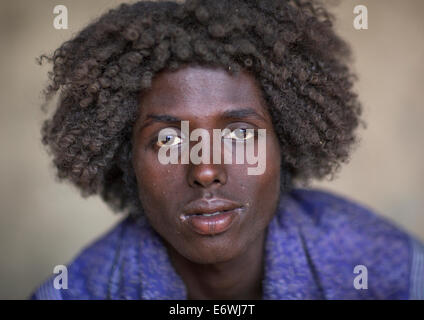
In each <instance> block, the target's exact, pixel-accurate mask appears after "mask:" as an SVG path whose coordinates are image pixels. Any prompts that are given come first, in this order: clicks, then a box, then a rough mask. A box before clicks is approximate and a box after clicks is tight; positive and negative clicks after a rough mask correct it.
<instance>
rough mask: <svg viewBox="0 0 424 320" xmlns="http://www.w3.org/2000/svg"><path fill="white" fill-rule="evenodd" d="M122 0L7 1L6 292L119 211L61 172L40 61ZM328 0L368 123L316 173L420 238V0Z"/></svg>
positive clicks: (423, 184) (0, 255)
mask: <svg viewBox="0 0 424 320" xmlns="http://www.w3.org/2000/svg"><path fill="white" fill-rule="evenodd" d="M120 2H121V1H113V0H91V1H83V0H78V1H76V0H73V1H70V0H61V1H50V0H46V1H30V0H14V1H6V0H1V2H0V24H1V27H0V48H1V49H0V52H1V59H0V70H1V75H0V91H1V92H0V130H1V134H0V141H1V156H0V176H1V180H0V196H1V202H0V298H2V299H12V298H17V299H23V298H26V297H27V296H28V294H29V293H30V292H31V291H32V290H33V289H34V288H35V287H36V286H37V285H38V284H39V283H40V282H42V281H43V280H44V279H45V278H46V277H48V276H49V275H50V274H51V273H52V272H53V268H54V266H55V265H58V264H66V263H67V262H69V260H70V259H71V258H72V257H73V256H74V255H75V254H77V253H78V251H79V250H80V249H81V248H82V247H83V246H84V245H86V244H88V243H89V242H91V241H92V240H93V239H94V238H95V237H97V236H98V235H100V234H101V233H102V232H104V231H105V230H106V229H107V228H109V227H110V226H111V225H112V224H114V223H115V222H116V221H117V220H118V219H120V217H119V216H115V215H113V214H112V213H111V212H110V211H109V210H108V209H107V208H106V206H105V205H104V204H103V203H101V201H100V200H99V199H97V198H89V199H85V200H84V199H82V198H81V197H80V196H79V193H78V192H77V191H76V190H75V189H74V188H73V187H71V186H69V185H66V184H58V183H57V182H56V181H55V179H54V175H53V170H52V168H51V165H50V162H49V159H48V157H47V155H46V153H45V151H44V150H43V147H42V145H41V142H40V133H39V132H40V125H41V121H42V119H43V114H42V112H41V111H40V108H39V105H40V103H41V96H40V91H41V90H42V88H43V85H45V83H46V81H47V75H46V73H47V71H48V67H47V66H43V67H40V66H38V65H37V64H36V63H35V57H37V56H38V55H39V54H41V53H43V52H51V51H52V50H54V49H55V48H56V47H58V46H59V45H60V44H61V43H62V42H63V41H65V40H67V39H69V38H70V37H71V35H72V34H74V33H76V32H77V31H78V30H80V28H82V27H83V26H84V25H86V24H87V23H88V21H89V20H90V19H92V18H94V17H96V16H98V15H99V14H101V13H102V12H104V11H105V10H106V9H107V8H111V7H113V6H115V5H116V4H117V3H120ZM331 2H334V0H333V1H331ZM57 4H63V5H66V6H67V8H68V13H69V27H70V28H69V29H68V30H55V29H54V28H53V26H52V22H53V7H54V6H55V5H57ZM358 4H364V5H366V6H367V7H368V14H369V29H368V30H362V31H357V30H355V29H354V28H353V26H352V22H353V18H354V14H353V8H354V6H355V5H358ZM332 10H333V11H334V12H335V14H336V16H337V17H338V19H339V20H338V22H337V30H338V32H339V33H340V34H341V35H342V36H343V37H345V38H346V39H347V40H348V41H349V42H350V43H351V45H352V48H353V51H354V56H355V65H354V68H355V70H356V71H357V72H358V74H359V76H360V81H359V82H358V85H357V91H358V92H359V93H360V96H361V100H362V101H363V104H364V118H365V120H366V121H367V123H368V128H367V129H366V130H362V131H361V132H360V136H361V139H362V142H361V145H360V146H359V148H358V149H357V150H356V151H355V153H354V154H353V156H352V159H351V162H350V163H349V164H348V165H347V166H345V167H344V168H343V170H342V171H341V172H340V174H339V175H338V178H337V179H336V180H334V181H332V182H325V183H319V184H316V185H318V186H320V187H325V188H327V189H330V190H333V191H336V192H337V193H340V194H343V195H346V196H348V197H350V198H351V199H356V200H358V201H360V202H362V203H364V204H366V205H368V206H369V207H371V208H373V209H375V210H376V211H377V212H378V213H380V214H382V215H385V216H387V217H389V218H390V219H392V220H394V221H395V222H396V223H397V224H398V225H400V226H402V227H403V228H405V229H406V230H408V231H410V232H411V233H413V234H414V235H416V236H418V237H420V238H421V239H424V215H423V213H422V208H423V207H424V162H423V161H422V158H423V156H424V152H423V141H422V139H423V138H424V129H423V126H422V119H423V118H424V104H423V100H424V76H423V75H424V43H423V37H424V19H422V14H423V12H424V1H421V0H369V1H368V0H361V1H356V0H348V1H342V3H341V4H340V5H339V6H338V7H336V8H334V9H332Z"/></svg>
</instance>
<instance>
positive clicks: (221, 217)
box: [180, 199, 243, 236]
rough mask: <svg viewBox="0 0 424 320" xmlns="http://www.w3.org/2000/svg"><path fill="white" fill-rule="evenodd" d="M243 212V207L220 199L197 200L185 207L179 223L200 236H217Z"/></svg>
mask: <svg viewBox="0 0 424 320" xmlns="http://www.w3.org/2000/svg"><path fill="white" fill-rule="evenodd" d="M242 211H243V206H242V205H240V204H238V203H235V202H232V201H229V200H222V199H211V200H204V199H201V200H198V201H195V202H192V203H190V204H189V206H188V207H186V210H185V211H184V212H185V213H184V214H182V215H181V217H180V218H181V221H182V222H183V223H187V225H188V226H189V227H190V228H191V229H192V230H193V231H194V232H196V233H198V234H201V235H210V236H212V235H217V234H221V233H223V232H225V231H227V230H228V229H229V228H230V227H231V225H232V224H233V221H234V220H235V219H236V218H237V216H239V214H240V213H241V212H242Z"/></svg>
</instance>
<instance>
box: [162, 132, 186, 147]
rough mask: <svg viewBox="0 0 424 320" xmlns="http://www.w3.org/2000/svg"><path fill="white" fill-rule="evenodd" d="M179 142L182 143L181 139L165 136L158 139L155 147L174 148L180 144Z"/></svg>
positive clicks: (170, 135)
mask: <svg viewBox="0 0 424 320" xmlns="http://www.w3.org/2000/svg"><path fill="white" fill-rule="evenodd" d="M181 141H183V139H181V138H180V137H178V136H175V135H172V134H167V135H165V136H163V137H159V138H158V141H157V142H156V145H157V146H158V147H163V146H165V145H166V146H175V145H177V144H179V143H181Z"/></svg>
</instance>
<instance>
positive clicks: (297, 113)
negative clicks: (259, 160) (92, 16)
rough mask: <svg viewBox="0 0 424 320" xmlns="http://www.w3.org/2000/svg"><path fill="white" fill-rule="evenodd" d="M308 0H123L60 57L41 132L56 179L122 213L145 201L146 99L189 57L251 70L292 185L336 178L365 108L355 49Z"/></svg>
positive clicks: (54, 61)
mask: <svg viewBox="0 0 424 320" xmlns="http://www.w3.org/2000/svg"><path fill="white" fill-rule="evenodd" d="M332 24H333V17H332V16H331V15H330V14H329V13H328V11H326V10H325V9H324V8H323V6H322V5H321V4H319V3H317V2H315V1H309V0H213V1H212V0H191V1H190V0H187V1H186V2H184V3H182V2H169V1H141V2H137V3H134V4H131V5H129V4H122V5H120V6H119V7H118V8H116V9H113V10H110V11H109V12H107V13H106V14H104V15H103V16H101V17H100V18H98V19H97V20H96V21H94V22H92V23H91V24H89V25H88V26H87V27H85V28H84V29H83V30H82V31H81V32H79V33H78V34H77V35H76V36H74V37H73V39H71V40H69V41H66V42H64V43H63V44H62V45H61V46H60V47H59V48H58V49H56V50H55V51H54V53H52V54H51V55H42V56H41V57H40V58H39V60H38V61H39V63H40V64H41V63H42V62H43V60H47V61H48V62H51V63H52V65H53V70H52V72H49V83H48V85H47V86H46V88H45V90H44V98H45V101H44V104H43V109H44V107H45V106H46V105H47V104H48V102H49V101H50V100H51V98H52V97H53V96H55V94H56V93H58V92H59V93H60V95H59V100H58V104H57V108H56V110H55V112H54V113H53V115H52V116H51V117H50V118H49V119H47V120H45V122H44V124H43V128H42V141H43V144H44V145H47V146H48V152H49V153H50V154H51V155H52V156H53V163H54V166H55V167H56V168H57V177H58V178H59V179H60V180H62V179H67V180H69V181H71V182H72V183H73V184H74V185H76V186H77V187H78V188H79V189H80V190H81V191H82V192H81V194H82V196H84V197H86V196H89V195H93V194H98V195H100V196H101V197H102V199H103V200H104V201H105V202H106V203H107V204H108V205H109V206H110V207H111V208H112V209H113V210H114V211H116V212H118V211H125V210H127V209H128V210H129V211H130V213H131V208H135V209H136V212H140V210H142V206H141V203H139V200H138V195H137V183H136V180H135V174H134V171H133V168H132V164H131V153H132V144H131V134H132V127H133V124H134V122H135V121H136V119H137V114H138V112H139V101H140V96H141V95H142V94H143V90H144V89H147V88H149V87H150V85H151V81H152V78H153V77H154V76H155V74H157V73H158V72H160V71H161V70H164V69H166V70H177V69H178V68H179V67H182V66H183V65H187V64H198V65H203V66H211V67H220V68H224V69H225V70H227V71H228V72H229V73H230V74H234V73H238V72H240V70H242V69H243V70H247V71H248V72H250V73H251V74H252V75H253V76H254V77H255V78H256V79H257V81H258V84H259V85H260V86H261V89H262V92H263V95H264V98H265V100H266V102H267V107H268V110H269V112H270V114H271V116H272V119H273V124H274V127H275V130H276V133H277V135H278V138H279V141H280V143H281V147H282V148H281V150H282V154H281V157H282V158H281V159H282V166H283V170H282V172H284V174H286V177H289V178H288V180H287V181H286V182H287V183H286V184H285V185H287V186H292V185H294V183H296V182H301V183H305V182H308V181H309V180H310V179H311V178H315V179H322V178H324V177H326V176H331V177H332V176H333V175H334V173H335V172H336V171H337V170H338V168H339V167H340V165H341V163H343V162H346V161H347V160H348V156H349V153H350V151H351V148H352V146H353V145H354V143H355V142H356V141H357V138H356V135H355V129H356V128H357V127H358V125H359V124H360V122H361V120H360V117H359V116H360V114H361V105H360V103H359V101H358V99H357V95H356V94H355V93H354V92H353V84H354V81H355V80H356V77H355V75H354V74H353V73H352V72H351V71H350V69H349V68H348V63H349V62H350V57H351V53H350V49H349V47H348V45H347V44H346V43H345V42H344V41H343V40H342V39H340V38H339V37H338V36H337V35H336V34H335V33H334V31H333V29H332Z"/></svg>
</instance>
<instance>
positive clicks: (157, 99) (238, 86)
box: [140, 66, 266, 117]
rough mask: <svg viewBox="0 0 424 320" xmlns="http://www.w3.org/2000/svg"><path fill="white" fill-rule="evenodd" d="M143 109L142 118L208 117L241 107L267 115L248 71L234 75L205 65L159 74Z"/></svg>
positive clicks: (145, 98) (144, 94) (259, 92)
mask: <svg viewBox="0 0 424 320" xmlns="http://www.w3.org/2000/svg"><path fill="white" fill-rule="evenodd" d="M140 107H141V110H140V112H141V116H142V115H143V114H148V113H152V112H153V113H167V114H173V115H179V116H183V117H184V116H186V117H190V116H201V117H207V116H214V115H218V114H220V113H221V112H223V111H228V110H229V109H233V108H239V107H243V108H250V109H254V110H255V111H257V112H258V113H260V114H261V115H263V116H264V117H265V116H266V111H265V110H264V109H265V108H264V103H263V99H262V94H261V90H260V88H259V86H258V84H257V82H256V81H255V78H254V77H253V76H252V75H250V74H249V73H247V72H245V71H242V72H240V73H239V74H238V75H230V74H229V73H228V72H226V71H225V70H223V69H220V68H207V67H201V66H187V67H184V68H182V69H179V70H178V71H175V72H170V71H164V72H162V73H160V74H158V75H157V76H156V77H155V78H154V80H153V81H152V86H151V88H150V89H148V90H147V91H145V92H143V93H142V95H141V100H140Z"/></svg>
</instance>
